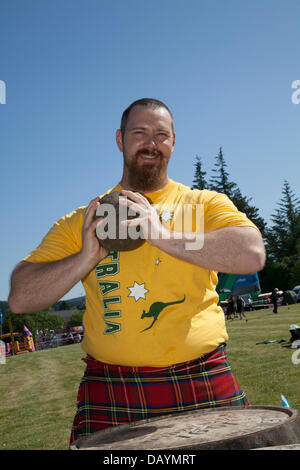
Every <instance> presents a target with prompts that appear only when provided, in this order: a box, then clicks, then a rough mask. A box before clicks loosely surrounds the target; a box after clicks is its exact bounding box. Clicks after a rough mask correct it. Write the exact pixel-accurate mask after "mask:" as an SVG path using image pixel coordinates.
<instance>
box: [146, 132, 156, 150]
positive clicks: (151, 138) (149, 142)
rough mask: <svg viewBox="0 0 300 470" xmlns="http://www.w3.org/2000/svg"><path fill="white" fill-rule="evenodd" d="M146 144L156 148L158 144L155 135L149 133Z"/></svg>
mask: <svg viewBox="0 0 300 470" xmlns="http://www.w3.org/2000/svg"><path fill="white" fill-rule="evenodd" d="M144 145H145V146H146V147H149V148H154V147H156V145H157V142H156V139H155V136H154V135H147V136H146V138H145V141H144Z"/></svg>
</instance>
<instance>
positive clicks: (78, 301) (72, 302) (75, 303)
mask: <svg viewBox="0 0 300 470" xmlns="http://www.w3.org/2000/svg"><path fill="white" fill-rule="evenodd" d="M62 303H64V304H67V305H68V306H69V307H70V308H71V309H74V308H75V307H77V308H82V309H83V308H84V306H85V296H84V295H83V296H82V297H75V298H74V299H67V300H59V301H58V302H56V304H54V305H52V308H54V310H59V309H60V308H61V305H62Z"/></svg>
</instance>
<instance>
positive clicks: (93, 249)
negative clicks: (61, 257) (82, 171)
mask: <svg viewBox="0 0 300 470" xmlns="http://www.w3.org/2000/svg"><path fill="white" fill-rule="evenodd" d="M99 204H100V203H99V198H98V197H97V198H95V199H93V200H92V201H91V202H90V203H89V205H88V207H87V209H86V211H85V215H84V219H83V225H82V248H81V254H82V259H83V261H84V262H86V263H87V264H88V266H91V269H92V268H93V267H94V266H96V264H98V263H99V261H101V260H102V259H103V258H105V257H106V256H107V254H108V250H106V249H105V248H103V247H102V246H101V245H100V243H99V239H98V238H97V235H96V228H97V226H98V225H100V224H101V222H102V220H103V217H97V218H96V219H95V215H96V211H97V208H98V206H99Z"/></svg>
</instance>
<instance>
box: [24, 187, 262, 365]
mask: <svg viewBox="0 0 300 470" xmlns="http://www.w3.org/2000/svg"><path fill="white" fill-rule="evenodd" d="M121 189H122V188H121V186H120V185H117V186H116V187H115V188H113V189H112V190H110V191H118V190H121ZM110 191H108V192H110ZM145 196H147V198H148V199H149V200H150V201H151V203H152V204H155V205H160V206H161V210H160V217H161V220H162V223H166V224H170V225H169V226H170V229H171V230H172V229H173V228H174V223H175V230H176V229H177V227H178V225H176V220H177V219H176V214H177V211H178V210H179V209H181V208H182V207H183V206H184V205H185V204H187V205H190V206H191V207H194V208H195V207H200V208H202V212H201V220H204V230H205V231H208V230H215V229H218V228H221V227H225V226H252V227H255V225H254V224H253V223H252V222H251V221H250V220H249V219H247V217H246V215H245V214H243V213H241V212H239V211H238V210H237V209H236V207H235V206H234V205H233V203H232V202H231V201H230V200H229V198H228V197H227V196H225V195H223V194H219V193H216V192H214V191H208V190H202V191H200V190H191V189H190V188H189V187H187V186H184V185H183V184H180V183H177V182H175V181H173V180H169V182H168V184H167V185H166V186H165V187H164V188H163V189H161V190H159V191H156V192H153V193H149V194H145ZM196 205H198V206H196ZM85 209H86V207H80V208H79V209H77V210H75V211H74V212H71V213H70V214H68V215H66V216H65V217H62V218H61V219H60V220H59V221H58V222H56V223H55V224H54V226H53V227H52V228H51V229H50V231H49V232H48V234H47V235H46V236H45V237H44V239H43V240H42V242H41V244H40V245H39V246H38V248H36V249H35V250H33V251H32V252H31V253H30V254H29V255H28V256H27V257H26V258H25V261H29V262H47V261H55V260H58V259H61V258H65V257H67V256H70V255H73V254H75V253H77V252H79V251H80V250H81V228H82V222H83V217H84V212H85ZM195 213H196V212H195V211H193V214H194V215H195ZM193 220H194V224H193V226H194V227H196V225H195V221H196V216H194V219H193ZM197 226H198V225H197ZM255 228H256V227H255ZM183 230H184V231H190V230H189V227H188V230H186V226H185V225H183ZM217 282H218V277H217V272H215V271H210V270H208V269H204V268H201V267H198V266H195V265H192V264H190V263H187V262H185V261H181V260H179V259H176V258H175V257H172V256H170V255H168V254H167V253H165V252H163V251H161V250H160V249H158V248H155V247H153V246H151V245H150V244H149V243H147V242H145V243H144V244H143V245H142V246H140V247H139V248H137V249H136V250H133V251H129V252H111V253H109V255H108V256H107V257H106V258H105V259H103V260H102V261H101V262H100V263H99V264H98V265H97V266H96V267H95V269H93V270H92V271H90V272H89V273H88V275H87V276H86V277H85V278H84V279H83V280H82V283H83V286H84V288H85V292H86V312H85V314H84V328H85V334H84V339H83V341H82V343H81V344H82V348H83V350H84V351H85V352H86V353H87V354H89V355H91V356H92V357H94V358H95V359H97V360H99V361H103V362H106V363H110V364H119V365H128V366H137V367H138V366H150V367H151V366H153V367H160V366H168V365H171V364H176V363H180V362H184V361H188V360H192V359H195V358H197V357H199V356H201V355H203V354H206V353H208V352H210V351H213V350H214V349H215V348H217V347H218V346H219V345H220V344H221V343H223V342H225V341H227V340H228V335H227V331H226V327H225V318H224V314H223V311H222V309H221V307H219V306H218V305H217V304H218V294H217V292H216V285H217Z"/></svg>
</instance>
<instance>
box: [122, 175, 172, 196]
mask: <svg viewBox="0 0 300 470" xmlns="http://www.w3.org/2000/svg"><path fill="white" fill-rule="evenodd" d="M169 181H170V180H169V178H168V176H166V178H164V180H163V181H160V182H159V183H158V184H157V185H155V186H152V187H144V188H137V187H133V186H131V185H130V184H129V182H128V181H127V180H126V179H125V178H124V177H122V179H121V181H120V183H119V184H120V185H121V186H122V188H123V189H126V190H127V191H135V192H138V193H144V194H145V193H146V194H148V193H154V192H156V191H159V190H160V189H163V188H165V187H166V186H167V184H168V183H169Z"/></svg>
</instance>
